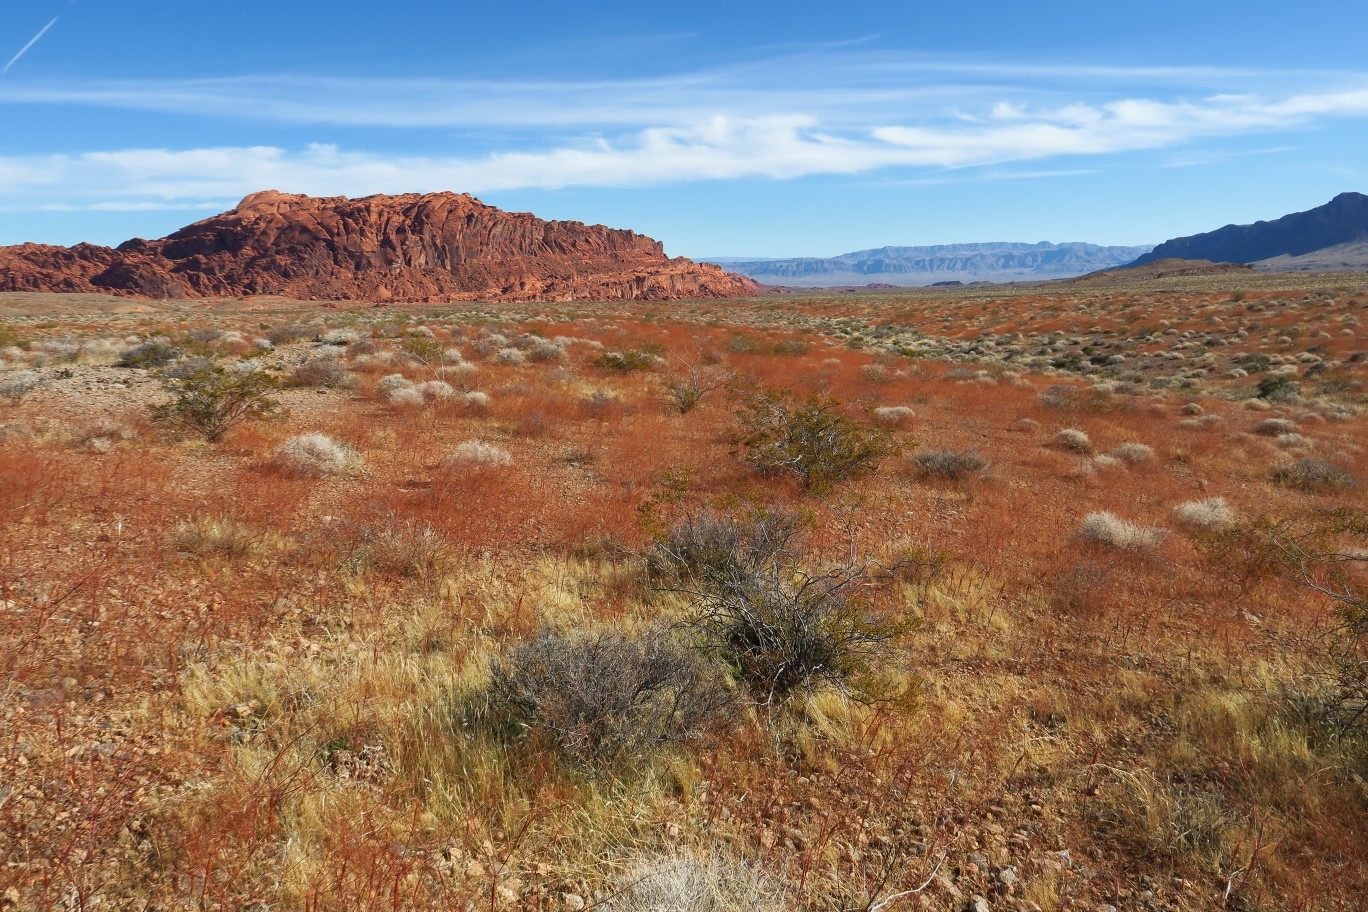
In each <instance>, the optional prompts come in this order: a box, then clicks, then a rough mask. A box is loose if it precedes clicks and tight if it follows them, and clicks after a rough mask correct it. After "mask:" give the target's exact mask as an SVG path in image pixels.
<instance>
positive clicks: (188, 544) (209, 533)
mask: <svg viewBox="0 0 1368 912" xmlns="http://www.w3.org/2000/svg"><path fill="white" fill-rule="evenodd" d="M166 540H167V544H168V545H170V546H171V547H172V548H175V549H176V550H177V551H184V552H186V553H188V554H194V555H199V556H204V555H208V554H217V555H220V556H222V557H229V558H241V557H250V556H252V555H254V554H256V553H257V552H259V551H260V550H261V545H262V540H261V536H260V535H259V534H257V533H256V532H255V531H254V530H252V529H250V528H248V527H247V526H244V525H242V524H241V523H239V522H236V521H235V520H233V519H229V518H215V517H200V518H197V519H193V520H187V521H186V522H182V523H178V524H177V525H176V526H175V527H174V528H173V529H172V530H171V531H170V532H169V533H168V534H167V537H166Z"/></svg>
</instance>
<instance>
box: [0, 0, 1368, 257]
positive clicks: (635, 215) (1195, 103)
mask: <svg viewBox="0 0 1368 912" xmlns="http://www.w3.org/2000/svg"><path fill="white" fill-rule="evenodd" d="M1220 6H1221V7H1224V9H1217V8H1216V7H1217V5H1216V4H1201V3H1193V2H1191V0H1189V2H1187V3H1172V2H1167V0H1161V2H1150V3H1146V4H1133V5H1127V6H1119V5H1113V4H1101V3H1096V2H1089V3H1079V2H1062V3H1051V4H1035V5H1026V4H1021V3H1013V4H1001V5H995V4H983V3H980V4H976V5H969V4H964V5H959V6H958V7H955V6H954V5H951V4H929V5H922V4H910V3H905V2H900V3H896V4H895V3H866V4H849V5H846V6H837V5H833V4H831V3H829V2H825V3H820V4H819V3H809V2H787V3H783V4H778V3H773V4H753V3H745V2H741V0H733V2H728V3H721V2H713V0H702V2H692V3H689V4H649V3H641V2H640V0H637V2H634V3H631V4H627V3H619V2H607V3H604V2H600V3H592V4H568V3H564V2H561V3H555V4H550V3H546V4H543V3H538V2H523V3H516V4H514V3H505V4H478V5H476V4H467V3H391V4H373V3H356V2H346V0H334V2H330V3H308V2H289V3H282V2H280V0H275V2H271V3H264V2H253V0H238V2H236V3H233V4H223V5H213V4H190V3H185V2H183V0H181V2H176V3H171V2H166V0H142V2H139V3H136V4H130V3H122V4H115V3H112V2H107V0H25V2H23V3H11V4H8V5H6V7H5V8H3V9H0V67H3V68H4V72H3V74H0V244H10V243H18V242H21V241H25V240H33V241H41V242H47V243H64V244H65V243H74V242H76V241H80V240H88V241H94V242H98V243H117V242H119V241H121V240H124V239H126V238H129V237H133V236H137V235H141V236H145V237H156V236H160V235H163V234H166V233H168V232H170V231H172V230H174V229H175V228H177V227H179V226H181V225H183V224H186V223H188V222H191V221H195V220H198V219H200V218H203V217H206V216H208V215H211V214H213V213H215V212H219V211H222V210H224V209H228V208H231V207H232V206H233V205H234V204H235V203H236V201H237V200H238V199H240V198H241V197H242V196H244V195H246V194H247V193H248V192H251V191H254V190H260V189H267V188H272V189H278V190H283V191H287V192H299V193H309V194H314V195H346V196H362V195H366V194H370V193H399V192H411V191H433V190H455V191H459V192H472V193H474V194H476V195H477V196H479V197H480V198H481V199H483V200H484V201H485V202H488V203H490V204H492V205H496V206H500V207H501V208H505V209H513V210H524V211H531V212H535V213H537V214H538V215H540V216H543V217H546V218H572V219H579V220H582V221H586V222H599V223H603V224H608V225H612V226H614V227H623V228H632V229H634V230H637V231H641V232H643V233H645V234H649V235H651V236H653V237H656V238H658V239H660V240H662V241H664V242H665V245H666V250H667V251H668V252H669V253H671V254H682V255H686V256H793V255H830V254H836V253H840V252H844V251H848V250H855V249H861V248H866V247H876V246H883V245H885V244H934V243H954V242H966V241H988V240H1014V241H1039V240H1052V241H1066V240H1086V241H1093V242H1096V243H1106V244H1142V243H1157V242H1158V241H1161V240H1164V239H1166V238H1168V237H1172V236H1176V235H1183V234H1191V233H1194V232H1197V231H1204V230H1208V229H1211V228H1215V227H1219V226H1220V225H1222V224H1225V223H1227V222H1248V221H1254V220H1256V219H1260V218H1274V217H1277V216H1279V215H1282V214H1285V213H1287V212H1291V211H1295V210H1301V209H1307V208H1311V207H1313V206H1316V205H1320V204H1321V203H1324V202H1325V201H1327V200H1329V199H1330V198H1331V197H1332V196H1334V195H1335V194H1336V193H1339V192H1342V191H1344V190H1360V191H1365V190H1368V58H1365V57H1364V56H1363V54H1362V53H1361V49H1360V45H1361V39H1362V36H1363V35H1365V34H1368V4H1364V3H1356V2H1347V0H1346V2H1334V3H1314V2H1309V3H1303V4H1301V5H1300V6H1298V7H1296V8H1295V9H1290V8H1288V7H1287V6H1286V5H1285V4H1279V5H1277V6H1275V5H1273V4H1272V3H1267V2H1263V0H1250V2H1246V3H1244V4H1242V5H1240V6H1238V7H1236V6H1229V5H1226V4H1221V5H1220ZM35 39H36V40H35Z"/></svg>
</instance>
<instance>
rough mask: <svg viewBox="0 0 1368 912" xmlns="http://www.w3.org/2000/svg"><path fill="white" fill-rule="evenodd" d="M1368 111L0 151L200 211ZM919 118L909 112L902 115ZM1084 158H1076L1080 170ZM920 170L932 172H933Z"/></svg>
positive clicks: (1089, 107)
mask: <svg viewBox="0 0 1368 912" xmlns="http://www.w3.org/2000/svg"><path fill="white" fill-rule="evenodd" d="M1365 114H1368V90H1352V91H1336V92H1329V93H1322V94H1315V93H1302V94H1297V95H1291V96H1288V97H1284V98H1273V99H1269V98H1264V97H1260V96H1255V95H1250V94H1222V95H1212V96H1209V97H1206V98H1202V99H1199V100H1196V101H1186V100H1179V101H1158V100H1154V99H1150V98H1140V97H1133V98H1120V99H1114V100H1109V101H1105V102H1102V103H1081V102H1073V101H1071V102H1068V103H1065V104H1060V105H1056V106H1053V107H1050V106H1032V105H1028V104H1024V103H1021V102H1017V101H1010V102H1008V101H1003V102H1001V103H994V104H989V105H985V106H984V110H983V113H982V115H981V116H975V117H972V118H965V117H962V116H958V114H957V113H949V114H945V115H943V116H939V117H935V116H927V115H923V116H921V117H919V118H906V119H903V120H902V122H898V121H897V120H896V119H894V118H889V119H887V120H884V121H882V122H880V121H873V122H871V123H869V124H862V125H853V126H852V125H850V124H848V123H844V122H839V121H838V122H831V121H827V120H824V119H822V118H820V117H818V116H815V115H813V114H810V113H772V114H764V115H756V116H744V117H742V116H721V115H718V116H711V117H706V118H700V119H697V120H694V121H692V122H689V123H686V124H683V125H669V126H647V127H644V128H640V129H636V130H632V131H627V132H625V133H621V134H619V135H615V136H608V137H605V136H602V135H598V134H590V135H584V136H582V137H581V138H579V139H577V140H573V141H567V142H561V143H559V144H548V145H546V146H545V147H543V148H539V149H530V150H528V149H521V150H517V151H508V152H499V153H496V154H492V155H479V156H476V155H469V154H465V155H462V154H449V155H443V154H431V153H428V154H413V155H394V154H387V153H380V152H371V151H364V150H357V149H344V148H341V147H339V146H336V145H326V144H314V145H309V146H306V147H303V148H285V147H282V146H278V145H257V146H242V147H219V148H200V149H179V150H178V149H121V150H112V151H94V152H86V153H83V154H75V155H46V156H45V155H38V156H10V157H0V205H3V206H4V207H5V208H8V209H14V208H23V207H28V208H34V209H36V208H43V207H49V208H50V207H53V206H68V207H75V208H89V207H91V206H101V207H104V208H112V207H123V208H152V207H155V206H157V205H162V206H165V207H191V208H199V207H200V204H201V203H203V202H204V201H208V200H225V199H237V198H240V197H241V196H243V195H245V194H246V193H249V192H252V191H255V190H260V189H264V188H268V187H273V188H277V189H281V190H286V191H292V192H303V193H310V194H313V195H348V196H358V195H365V194H370V193H381V192H384V193H395V192H407V191H415V190H425V191H426V190H439V189H453V190H458V191H469V192H474V193H479V192H487V191H494V190H513V189H522V188H558V187H576V186H591V187H606V186H614V187H621V186H643V185H656V184H668V183H682V182H689V181H708V180H731V179H743V178H762V179H775V180H782V179H787V178H796V177H802V176H805V175H816V174H858V173H868V172H874V171H879V170H881V169H890V168H901V169H921V170H923V171H927V170H931V171H934V170H938V169H939V170H943V169H954V168H965V167H977V166H985V165H1010V164H1012V163H1022V162H1039V161H1041V160H1046V159H1051V158H1061V157H1078V156H1103V155H1109V154H1115V153H1122V152H1130V151H1137V150H1148V149H1161V148H1176V147H1180V146H1183V145H1185V144H1189V143H1193V142H1195V141H1198V140H1203V139H1208V138H1216V137H1224V136H1233V135H1244V134H1260V133H1273V134H1277V133H1279V132H1283V131H1287V130H1289V129H1294V128H1297V127H1299V126H1302V125H1304V124H1307V123H1310V122H1313V121H1316V120H1319V119H1324V118H1330V117H1360V116H1364V115H1365ZM909 121H912V122H909ZM1075 165H1076V162H1069V163H1068V164H1067V166H1066V169H1067V168H1073V167H1074V166H1075ZM924 176H925V175H924Z"/></svg>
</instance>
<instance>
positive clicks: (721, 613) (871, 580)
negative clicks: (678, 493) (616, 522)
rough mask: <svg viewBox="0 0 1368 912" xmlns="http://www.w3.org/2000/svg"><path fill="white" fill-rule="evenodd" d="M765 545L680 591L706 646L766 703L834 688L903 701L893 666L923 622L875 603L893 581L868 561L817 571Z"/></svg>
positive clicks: (708, 568) (711, 568)
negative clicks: (879, 590) (898, 697)
mask: <svg viewBox="0 0 1368 912" xmlns="http://www.w3.org/2000/svg"><path fill="white" fill-rule="evenodd" d="M779 531H780V533H781V534H782V527H781V528H780V530H779ZM759 544H760V545H761V547H759V548H757V549H755V550H753V551H752V553H751V554H748V555H744V556H743V557H742V559H740V560H732V561H730V562H728V561H726V560H725V559H716V558H714V559H713V561H712V564H711V565H708V564H704V565H703V570H702V572H701V573H700V574H699V576H698V577H695V579H696V580H697V581H696V582H693V583H684V584H681V585H679V587H678V590H679V591H681V592H684V593H685V594H687V595H688V596H689V597H690V598H691V599H692V600H693V609H692V611H691V613H690V616H689V619H688V621H687V624H688V626H689V627H691V628H693V629H694V630H696V631H697V632H698V634H699V635H700V636H701V637H702V639H703V642H704V643H705V645H706V646H707V647H708V648H709V649H711V650H715V651H716V652H717V653H718V654H719V655H721V656H722V657H723V658H724V659H725V660H726V661H727V663H728V664H729V665H730V666H731V667H732V669H733V670H734V671H735V673H736V675H737V676H738V677H739V678H740V679H741V681H742V682H744V683H745V685H746V686H747V688H749V690H750V692H751V695H752V697H753V698H754V699H755V700H756V701H757V702H759V703H762V704H765V705H771V704H775V703H776V702H780V703H782V702H783V701H785V700H786V699H787V698H788V697H789V696H791V695H793V694H795V693H797V692H808V693H811V692H815V691H818V690H822V689H826V688H830V689H834V690H836V691H839V692H841V693H844V694H846V695H848V696H850V697H852V698H854V699H856V700H871V701H877V700H881V699H888V698H891V697H894V696H896V695H897V694H896V692H895V690H896V689H895V688H893V687H892V685H891V684H890V681H889V678H888V677H887V676H886V675H885V674H884V671H885V665H886V664H887V663H889V662H892V661H894V660H895V659H896V657H897V656H898V654H899V651H900V648H901V644H902V642H903V641H904V639H905V637H906V636H908V635H909V634H910V633H911V631H912V630H913V629H914V628H915V625H916V622H915V619H913V618H911V617H903V618H899V617H896V616H895V615H894V614H892V613H891V612H889V611H887V610H885V609H882V608H880V607H878V606H877V605H876V604H875V603H874V602H873V600H872V599H871V595H872V593H873V592H874V590H876V589H877V588H878V586H879V584H880V583H882V582H888V581H891V580H892V579H893V578H894V575H893V574H892V573H891V572H889V571H886V570H884V569H881V568H876V567H874V566H873V565H871V564H865V563H850V564H846V565H843V566H836V567H831V568H828V569H826V570H824V571H811V570H808V569H806V568H805V567H804V566H803V561H802V555H800V554H798V553H795V552H793V551H790V550H789V549H788V546H787V542H785V543H784V544H783V545H781V546H778V547H774V548H771V547H769V546H768V544H769V543H765V542H760V543H759ZM704 557H705V558H706V557H707V555H704ZM691 587H695V588H691Z"/></svg>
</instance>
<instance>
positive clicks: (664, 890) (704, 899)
mask: <svg viewBox="0 0 1368 912" xmlns="http://www.w3.org/2000/svg"><path fill="white" fill-rule="evenodd" d="M603 907H604V908H605V909H607V910H611V912H785V910H787V909H788V908H789V906H788V904H787V900H786V898H785V891H784V886H783V883H782V882H781V881H780V880H779V879H778V878H777V877H776V876H775V875H774V873H773V872H772V870H768V869H766V868H762V867H760V866H759V865H752V864H748V863H746V862H744V861H741V860H739V859H736V858H734V857H731V856H729V855H724V854H723V853H722V852H721V850H718V849H714V850H713V851H711V852H698V851H694V852H681V851H678V850H675V851H671V852H669V853H666V854H662V855H660V856H658V857H654V858H642V859H640V860H638V861H637V862H636V863H635V864H634V865H632V867H631V869H630V870H629V871H628V872H627V874H626V875H625V876H624V877H623V878H622V880H621V882H620V887H619V892H618V893H616V894H615V895H613V896H611V897H610V898H609V899H608V900H607V901H606V902H604V903H603Z"/></svg>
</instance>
